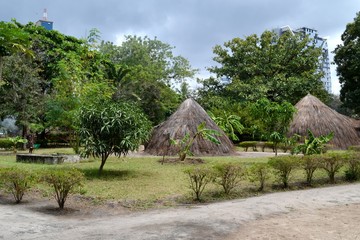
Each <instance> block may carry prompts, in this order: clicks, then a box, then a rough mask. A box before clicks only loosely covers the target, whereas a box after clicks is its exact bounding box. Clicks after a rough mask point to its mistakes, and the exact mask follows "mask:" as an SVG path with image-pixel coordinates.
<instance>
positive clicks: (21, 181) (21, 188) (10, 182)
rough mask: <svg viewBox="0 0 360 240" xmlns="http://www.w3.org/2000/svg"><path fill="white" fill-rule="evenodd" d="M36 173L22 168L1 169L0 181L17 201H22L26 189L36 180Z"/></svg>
mask: <svg viewBox="0 0 360 240" xmlns="http://www.w3.org/2000/svg"><path fill="white" fill-rule="evenodd" d="M35 179H36V177H35V175H34V174H33V173H32V172H30V171H28V170H25V169H21V168H16V167H13V168H4V169H1V171H0V181H1V183H2V186H3V187H4V188H5V190H6V191H7V192H10V193H11V194H12V195H13V197H14V199H15V202H16V203H20V202H21V200H22V198H23V196H24V194H25V192H26V190H28V189H29V188H30V186H31V184H32V183H33V182H34V181H35Z"/></svg>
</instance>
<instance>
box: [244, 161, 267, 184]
mask: <svg viewBox="0 0 360 240" xmlns="http://www.w3.org/2000/svg"><path fill="white" fill-rule="evenodd" d="M248 172H249V180H250V181H251V182H255V181H257V182H259V183H260V187H259V191H262V190H264V187H265V181H266V180H267V179H269V178H270V176H271V169H270V166H269V164H267V163H254V164H252V165H251V167H250V168H249V171H248Z"/></svg>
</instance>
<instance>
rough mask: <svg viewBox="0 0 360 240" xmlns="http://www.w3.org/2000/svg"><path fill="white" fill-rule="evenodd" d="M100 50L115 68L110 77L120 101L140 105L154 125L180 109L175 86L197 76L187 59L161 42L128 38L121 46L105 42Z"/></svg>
mask: <svg viewBox="0 0 360 240" xmlns="http://www.w3.org/2000/svg"><path fill="white" fill-rule="evenodd" d="M99 50H100V52H101V53H103V54H104V55H106V56H108V57H109V59H110V61H111V63H112V64H113V65H114V66H113V68H112V70H111V72H110V73H109V76H111V77H110V78H113V79H114V81H115V82H116V87H117V93H116V98H118V99H122V100H131V101H134V102H137V103H138V105H139V106H140V107H141V108H142V109H143V110H144V112H145V113H146V114H147V115H148V117H149V119H150V120H151V121H152V122H153V123H154V124H158V123H160V122H161V121H163V120H164V119H165V118H166V117H167V116H169V115H170V114H171V113H172V111H173V110H174V109H176V107H177V106H178V104H179V101H180V97H179V95H178V94H177V93H176V91H175V90H174V84H178V83H181V82H183V81H185V80H186V78H190V77H193V75H194V74H195V72H196V70H194V69H192V68H191V66H190V63H189V62H188V60H187V59H185V58H184V57H182V56H175V55H174V54H173V52H172V50H173V47H171V46H170V45H169V44H167V43H163V42H161V41H160V40H158V39H157V38H154V39H150V38H148V37H138V36H126V37H125V41H124V42H123V43H122V44H121V45H120V46H116V45H114V44H112V43H110V42H102V44H101V45H100V47H99Z"/></svg>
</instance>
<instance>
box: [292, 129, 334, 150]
mask: <svg viewBox="0 0 360 240" xmlns="http://www.w3.org/2000/svg"><path fill="white" fill-rule="evenodd" d="M333 137H334V133H333V132H331V133H329V134H328V135H324V136H319V137H315V136H314V134H313V133H312V132H311V131H310V130H308V138H305V141H304V144H300V145H298V146H296V147H295V148H294V153H295V154H298V153H302V154H304V155H311V154H321V153H325V152H326V147H325V144H327V143H328V142H329V141H330V140H331V139H332V138H333Z"/></svg>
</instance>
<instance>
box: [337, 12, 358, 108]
mask: <svg viewBox="0 0 360 240" xmlns="http://www.w3.org/2000/svg"><path fill="white" fill-rule="evenodd" d="M359 37H360V13H359V12H358V13H357V14H356V17H355V18H354V21H353V22H351V23H348V24H347V25H346V29H345V31H344V33H343V34H342V35H341V40H342V41H343V43H342V44H339V45H337V47H336V49H335V51H334V53H335V56H334V62H335V63H336V65H337V68H336V71H337V75H338V76H339V82H340V84H341V90H340V100H341V101H342V102H343V103H344V107H346V108H349V109H351V110H353V112H354V113H356V114H359V113H360V86H359V82H358V79H359V78H360V72H359V71H358V69H359V67H360V63H359V61H358V59H359V55H360V42H359Z"/></svg>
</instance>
